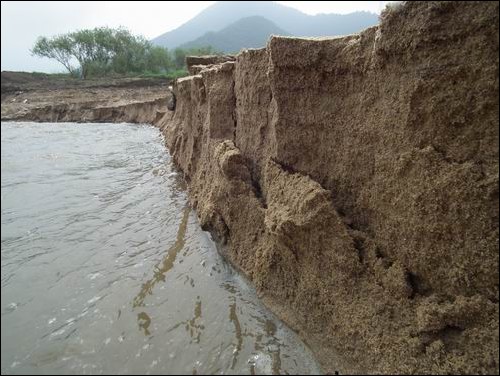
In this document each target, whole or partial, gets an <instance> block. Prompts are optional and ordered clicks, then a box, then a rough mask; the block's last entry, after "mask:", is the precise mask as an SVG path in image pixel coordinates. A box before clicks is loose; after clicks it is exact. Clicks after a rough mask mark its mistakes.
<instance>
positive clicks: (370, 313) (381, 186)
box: [156, 2, 499, 374]
mask: <svg viewBox="0 0 500 376" xmlns="http://www.w3.org/2000/svg"><path fill="white" fill-rule="evenodd" d="M498 26H499V23H498V2H407V3H405V4H403V5H396V6H394V7H393V8H392V9H390V10H388V11H386V12H384V13H383V14H382V16H381V22H380V25H379V26H376V27H373V28H370V29H367V30H365V31H363V32H361V33H360V34H356V35H350V36H346V37H341V38H325V39H299V38H288V37H272V38H271V39H270V41H269V43H268V45H267V47H266V48H264V49H257V50H245V51H243V52H241V53H240V54H238V55H237V56H236V57H235V58H234V59H233V58H230V59H228V61H218V62H216V63H206V64H205V63H204V62H203V61H202V60H200V61H198V60H197V61H196V62H192V65H193V66H194V65H196V67H195V68H193V69H192V70H191V71H192V72H194V73H195V74H194V75H192V76H189V77H185V78H182V79H179V80H177V81H176V83H175V84H174V91H175V93H176V97H177V107H176V110H175V112H174V113H171V112H167V113H165V114H164V115H163V116H161V114H160V115H159V116H158V119H157V121H156V124H157V125H158V126H159V127H160V129H161V130H162V132H163V133H164V134H165V137H166V140H167V144H168V147H169V149H170V152H171V154H172V157H173V160H174V162H175V163H176V165H177V166H178V167H179V168H180V169H181V170H182V171H183V173H184V176H185V179H186V181H187V183H188V189H189V196H190V201H191V203H192V205H193V207H194V208H195V209H196V211H197V214H198V216H199V218H200V222H201V224H202V226H203V228H204V229H206V230H209V231H210V232H211V233H212V234H213V235H214V238H216V240H217V241H218V244H219V245H220V248H221V252H222V253H223V254H224V256H225V257H226V258H227V259H228V260H229V261H230V262H231V263H232V264H233V265H235V266H236V267H237V268H238V269H239V270H240V271H241V272H242V273H244V274H245V275H246V276H247V277H248V278H249V279H250V280H251V281H252V282H253V284H254V285H255V286H256V288H257V290H258V291H259V293H260V294H261V296H262V299H263V300H264V301H265V302H266V303H267V304H268V305H269V306H270V307H271V308H272V309H273V310H274V311H275V312H276V313H277V314H278V315H279V316H280V317H281V318H282V319H283V320H284V321H285V322H287V323H288V324H289V325H291V326H292V327H293V328H295V329H296V330H297V332H299V334H300V335H301V336H302V337H303V338H304V339H305V340H306V341H307V343H308V344H309V345H310V347H311V348H312V350H313V351H314V352H315V354H316V355H317V357H318V359H319V361H320V362H321V364H322V365H323V367H324V370H325V372H328V373H333V372H335V371H338V372H340V373H361V372H367V373H437V374H445V373H451V374H456V373H496V374H498V372H499V365H498V364H499V361H498V351H499V332H498V329H499V328H498V313H499V312H498V283H499V279H498V278H499V274H498V255H499V251H498V204H499V200H498V171H499V170H498V146H499V137H498V136H499V132H498V120H499V119H498V105H499V102H498V98H499V97H498V46H499V43H498V35H499V34H498V31H499V29H498ZM160 117H161V118H160Z"/></svg>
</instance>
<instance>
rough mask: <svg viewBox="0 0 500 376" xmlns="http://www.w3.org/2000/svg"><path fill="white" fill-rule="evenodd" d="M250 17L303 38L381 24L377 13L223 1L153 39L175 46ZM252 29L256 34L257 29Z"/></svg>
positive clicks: (261, 2)
mask: <svg viewBox="0 0 500 376" xmlns="http://www.w3.org/2000/svg"><path fill="white" fill-rule="evenodd" d="M251 16H260V17H264V18H266V19H267V20H269V21H270V22H271V23H274V24H275V26H276V27H278V28H279V29H282V30H283V31H284V32H286V33H287V34H288V35H293V36H304V37H313V36H335V35H345V34H352V33H356V32H358V31H361V30H363V29H365V28H367V27H370V26H373V25H376V24H377V23H378V16H377V15H376V14H374V13H369V12H354V13H350V14H346V15H341V14H318V15H315V16H310V15H307V14H305V13H302V12H300V11H298V10H297V9H294V8H290V7H287V6H285V5H281V4H278V3H275V2H270V1H220V2H217V3H215V4H214V5H212V6H210V7H208V8H207V9H205V10H203V11H202V12H201V13H200V14H198V15H197V16H196V17H194V18H192V19H191V20H189V21H188V22H186V23H185V24H183V25H181V26H179V27H178V28H177V29H174V30H172V31H169V32H167V33H164V34H162V35H160V36H158V37H156V38H154V39H153V40H152V42H153V43H154V44H157V45H160V46H163V47H168V48H175V47H178V46H180V45H183V44H187V43H189V42H192V41H195V40H196V39H198V38H200V37H208V36H206V33H208V32H213V33H217V32H219V31H221V30H223V29H224V28H226V27H228V26H229V25H231V24H234V23H235V22H237V21H239V20H240V19H242V18H247V17H251ZM253 32H254V33H257V32H258V30H253Z"/></svg>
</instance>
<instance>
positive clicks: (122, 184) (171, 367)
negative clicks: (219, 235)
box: [1, 123, 319, 374]
mask: <svg viewBox="0 0 500 376" xmlns="http://www.w3.org/2000/svg"><path fill="white" fill-rule="evenodd" d="M1 137H2V142H1V153H2V158H1V163H2V168H1V172H2V174H1V184H2V190H1V198H2V205H1V208H2V215H1V238H2V240H1V241H2V246H1V293H2V300H1V329H2V330H1V346H2V348H1V355H2V356H1V371H2V374H20V373H36V374H50V373H56V374H63V373H64V374H68V373H72V374H90V373H92V374H98V373H128V374H131V373H139V374H142V373H145V374H160V373H163V374H165V373H168V374H176V373H181V374H195V373H198V374H223V373H225V374H228V373H230V374H273V373H274V374H278V373H280V374H286V373H289V374H297V373H299V374H300V373H305V374H311V373H318V372H319V369H318V368H317V365H316V363H315V362H314V360H313V358H312V356H311V354H310V352H309V350H308V349H307V348H306V347H305V346H304V344H303V343H302V342H301V341H300V340H299V339H298V337H297V336H296V335H295V334H294V333H293V332H292V331H290V330H289V329H288V328H286V327H285V326H284V325H283V324H282V323H280V322H279V321H278V320H277V319H276V318H275V317H274V316H273V315H272V314H271V313H270V312H269V311H267V310H266V309H265V308H264V307H263V306H262V305H261V304H260V303H259V301H258V299H257V297H256V294H255V292H254V290H253V289H252V288H251V287H249V285H248V284H247V283H246V282H245V281H244V280H243V279H242V278H241V277H239V276H238V275H237V274H236V273H235V272H234V271H233V270H232V269H231V268H230V267H229V266H228V265H227V264H226V263H225V262H224V261H223V260H222V259H221V258H220V256H218V254H217V252H216V250H215V247H214V244H213V242H212V241H211V240H210V237H209V235H208V234H207V233H205V232H203V231H202V230H201V229H200V227H199V224H198V222H197V219H196V216H195V214H194V213H193V211H192V210H191V209H190V208H189V206H188V205H187V199H186V194H185V192H184V190H183V187H182V183H181V181H180V179H179V177H178V176H177V174H176V172H175V171H174V170H173V168H172V166H171V164H170V160H169V156H168V154H167V152H166V151H165V149H164V146H163V140H162V138H161V136H160V134H159V132H158V130H157V129H155V128H152V127H149V126H137V125H126V124H115V125H113V124H71V123H69V124H33V123H3V124H2V128H1Z"/></svg>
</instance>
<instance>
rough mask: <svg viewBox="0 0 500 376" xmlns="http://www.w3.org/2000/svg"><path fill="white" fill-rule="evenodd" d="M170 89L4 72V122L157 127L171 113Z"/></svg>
mask: <svg viewBox="0 0 500 376" xmlns="http://www.w3.org/2000/svg"><path fill="white" fill-rule="evenodd" d="M167 87H168V81H167V80H165V79H154V78H153V79H145V78H99V79H87V80H78V79H71V78H67V77H57V76H51V75H44V74H40V73H25V72H2V120H31V121H50V122H61V121H69V122H130V123H153V122H154V121H155V120H156V119H157V116H159V115H158V114H157V112H158V111H160V112H161V113H162V114H163V112H165V111H167V108H166V103H167V100H168V98H169V97H170V92H169V91H168V90H167Z"/></svg>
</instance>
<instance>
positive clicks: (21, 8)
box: [1, 1, 386, 72]
mask: <svg viewBox="0 0 500 376" xmlns="http://www.w3.org/2000/svg"><path fill="white" fill-rule="evenodd" d="M213 3H215V1H165V2H161V1H121V2H115V1H67V2H64V1H2V5H1V7H2V8H1V11H2V12H1V13H2V47H1V49H2V70H24V71H40V72H60V71H63V68H62V66H60V65H59V64H58V63H56V62H53V61H51V60H49V59H45V58H43V59H42V58H37V57H33V56H31V55H30V52H29V50H30V48H32V47H33V44H34V43H35V41H36V38H37V37H38V36H40V35H44V36H52V35H55V34H61V33H66V32H69V31H73V30H78V29H83V28H93V27H96V26H110V27H117V26H125V27H126V28H128V29H129V30H130V31H131V32H132V33H134V34H142V35H144V36H145V37H147V38H153V37H156V36H158V35H160V34H162V33H164V32H166V31H169V30H172V29H175V28H176V27H178V26H180V25H182V24H183V23H185V22H187V21H189V20H190V19H191V18H193V17H194V16H196V15H197V14H198V13H200V12H201V11H202V10H203V9H205V8H207V7H208V6H210V5H212V4H213ZM278 3H281V4H284V5H287V6H290V7H293V8H296V9H299V10H300V11H302V12H304V13H307V14H317V13H341V14H345V13H350V12H354V11H357V10H366V11H370V12H374V13H380V10H381V9H382V7H383V4H384V3H386V2H384V1H278Z"/></svg>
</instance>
